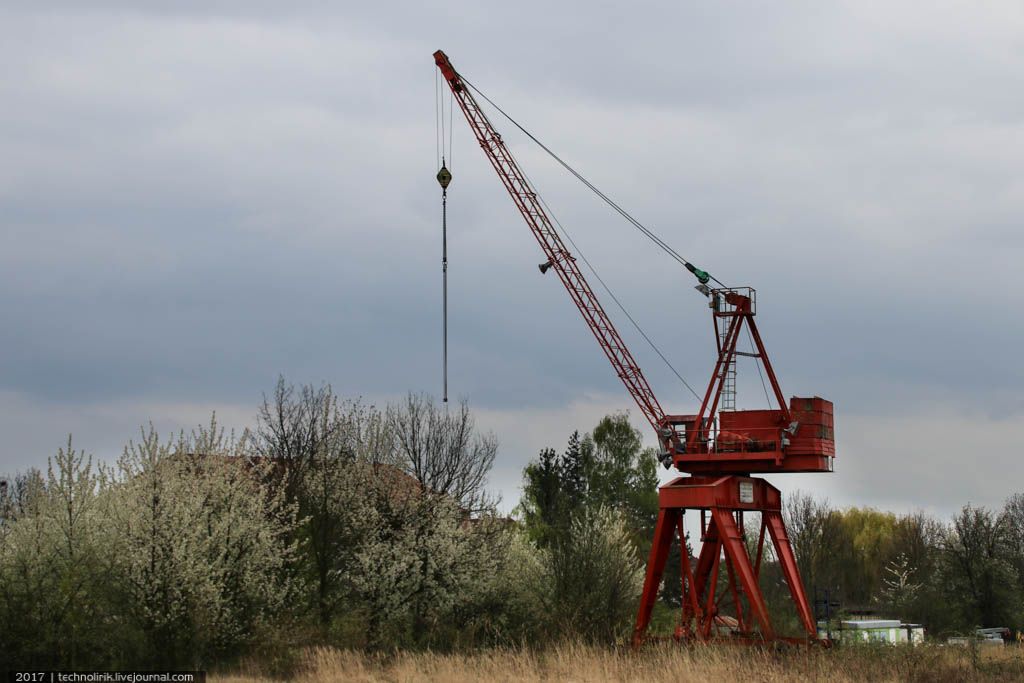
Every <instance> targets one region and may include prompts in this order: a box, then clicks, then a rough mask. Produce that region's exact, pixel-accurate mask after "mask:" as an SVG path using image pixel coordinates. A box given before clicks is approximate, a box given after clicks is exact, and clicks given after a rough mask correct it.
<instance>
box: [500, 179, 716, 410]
mask: <svg viewBox="0 0 1024 683" xmlns="http://www.w3.org/2000/svg"><path fill="white" fill-rule="evenodd" d="M520 170H521V171H522V169H520ZM522 173H523V176H524V177H525V178H526V182H528V183H530V185H531V186H532V187H533V189H534V192H535V193H536V196H537V199H538V200H539V201H540V203H541V204H542V205H543V206H544V210H545V211H547V212H548V215H549V216H551V220H553V221H554V222H555V225H557V226H558V230H559V231H560V232H561V233H562V234H563V235H565V238H566V239H567V240H569V244H571V245H572V248H573V249H574V250H576V253H577V254H578V255H579V257H580V259H581V260H582V261H583V263H585V264H586V265H587V268H588V269H589V270H590V272H591V273H593V275H594V277H595V278H597V281H598V282H600V283H601V287H603V288H604V291H605V292H607V293H608V296H610V297H611V299H612V301H614V302H615V305H616V306H618V307H619V310H620V311H622V314H623V315H624V316H626V318H627V319H628V320H629V322H630V323H632V325H633V327H634V328H636V331H637V332H639V333H640V336H641V337H643V338H644V341H646V342H647V344H648V345H649V346H650V347H651V348H652V349H653V350H654V352H655V353H656V354H658V357H659V358H661V360H662V361H663V362H664V363H665V365H666V366H667V367H668V369H669V370H671V371H672V374H673V375H675V376H676V377H677V378H678V379H679V381H680V382H682V383H683V386H685V387H686V388H687V389H689V390H690V393H691V394H693V397H694V398H696V399H697V400H698V401H699V400H700V396H699V395H698V394H697V392H696V391H694V390H693V387H691V386H690V383H689V382H687V381H686V380H685V379H683V376H682V375H680V374H679V371H678V370H676V368H675V366H674V365H672V363H671V362H669V359H668V358H666V357H665V354H664V353H662V352H661V349H659V348H658V346H657V344H655V343H654V342H653V341H652V340H651V338H650V337H648V336H647V333H646V332H644V330H643V328H642V327H640V323H638V322H637V321H636V319H634V318H633V316H632V315H630V314H629V311H627V310H626V307H625V306H624V305H623V304H622V302H621V301H619V297H617V296H615V293H614V292H613V291H612V289H611V287H609V286H608V284H607V283H606V282H605V281H604V278H602V277H601V275H600V274H599V273H598V272H597V268H595V267H594V264H592V263H591V262H590V261H589V260H588V259H587V257H586V256H585V255H584V254H583V250H582V249H580V247H579V245H578V244H576V241H575V240H574V239H573V238H572V235H570V234H569V231H568V230H566V229H565V226H564V225H562V223H561V222H560V221H559V220H558V217H557V216H555V213H554V212H553V211H552V210H551V207H550V206H548V203H547V202H546V201H544V198H543V197H542V196H541V195H540V193H539V192H536V189H537V186H536V185H534V183H533V179H532V178H530V176H528V175H527V174H526V171H522Z"/></svg>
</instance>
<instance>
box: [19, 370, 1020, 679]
mask: <svg viewBox="0 0 1024 683" xmlns="http://www.w3.org/2000/svg"><path fill="white" fill-rule="evenodd" d="M497 451H498V444H497V441H496V439H495V437H494V436H493V435H492V434H488V433H484V432H482V431H481V430H479V429H478V428H477V427H476V425H475V423H474V419H473V416H472V414H471V412H470V410H469V408H468V406H467V405H466V404H461V405H458V406H453V407H451V408H449V407H447V406H439V405H437V404H436V403H434V402H433V400H432V399H430V398H429V397H427V396H423V395H415V394H410V395H408V396H406V397H405V398H404V399H402V400H400V401H398V402H396V403H394V404H392V405H388V406H384V407H376V406H373V405H368V404H366V403H364V402H362V401H360V400H355V399H345V398H342V397H339V396H338V395H337V394H335V392H334V391H333V390H332V389H331V387H329V386H321V387H315V386H311V385H306V386H293V385H290V384H288V383H287V382H286V381H285V380H284V379H281V380H280V381H279V382H278V383H277V385H276V386H275V387H274V389H273V391H272V392H270V394H269V395H268V396H265V397H264V399H263V401H262V403H261V405H260V406H259V408H258V411H257V418H256V421H255V425H254V427H253V429H252V430H247V431H245V432H243V433H241V434H237V435H236V434H230V433H225V431H224V430H223V429H222V428H221V427H220V426H219V425H218V424H217V421H216V418H215V416H214V417H213V418H212V419H211V420H210V422H209V423H208V424H206V425H203V426H200V427H197V428H196V429H194V430H192V431H191V432H189V433H180V434H176V435H173V436H170V437H167V436H163V437H162V436H161V435H159V434H158V433H157V432H156V431H155V430H154V429H153V428H152V427H148V428H146V429H143V430H142V431H141V433H140V436H139V438H138V439H136V440H133V441H130V442H129V443H128V444H127V445H126V446H125V448H124V450H123V453H122V454H121V456H120V457H119V458H118V459H117V460H116V461H112V462H108V461H104V462H98V461H94V460H93V459H92V458H91V457H90V456H88V455H87V454H85V453H84V452H83V451H82V450H80V449H78V448H76V447H75V446H74V445H73V443H72V441H71V439H70V438H69V440H68V443H67V445H66V446H65V447H63V448H61V449H59V450H58V452H57V453H56V455H54V456H53V457H52V458H50V459H49V461H48V466H47V468H46V469H45V470H29V471H28V472H24V473H22V474H19V475H18V476H16V477H15V478H14V479H13V480H11V481H10V482H8V483H7V485H6V486H5V487H3V488H0V666H3V667H6V668H26V667H35V668H58V669H61V668H62V669H72V668H96V669H103V668H106V669H117V668H140V667H142V668H146V667H148V668H202V669H206V668H210V667H214V666H218V665H224V666H227V665H231V664H233V663H237V662H238V661H240V660H241V659H243V658H246V657H256V658H258V659H259V660H260V662H261V663H262V665H263V666H265V667H269V668H270V669H271V670H274V669H279V670H281V671H282V672H284V671H287V670H288V669H289V668H290V667H291V666H292V665H293V664H294V657H295V656H296V653H297V652H298V651H299V650H300V649H301V648H302V647H306V646H310V645H334V646H338V647H349V648H359V649H367V650H371V651H372V650H376V651H380V650H385V651H386V650H393V649H395V648H407V649H428V648H429V649H434V650H451V649H468V648H479V647H487V646H494V645H524V644H525V645H531V644H533V645H544V644H547V643H551V642H554V641H558V640H562V639H566V638H570V639H579V640H586V641H591V642H601V643H614V642H623V641H624V640H625V639H626V638H627V637H628V635H629V631H630V626H631V623H632V619H633V617H634V615H635V609H636V605H637V600H638V598H639V593H640V589H641V586H642V580H643V568H644V561H645V559H646V554H647V552H648V550H649V547H650V542H651V538H652V536H653V529H654V523H655V520H656V518H657V512H658V499H657V483H658V479H657V470H656V467H657V464H656V462H657V461H656V458H655V457H654V453H653V451H651V450H650V449H645V448H644V447H643V445H642V440H641V434H640V432H639V431H638V430H636V429H635V428H634V427H633V426H632V425H631V424H630V422H629V420H628V418H627V416H626V415H625V414H617V415H610V416H607V417H605V418H603V419H602V420H601V421H600V422H599V423H598V425H596V426H595V428H594V429H593V430H592V431H591V432H588V433H584V434H580V433H579V432H575V433H573V434H572V435H571V436H570V438H569V439H568V443H567V444H566V447H565V449H564V450H562V451H561V452H559V451H556V450H554V449H545V450H543V451H542V452H541V453H540V454H539V455H538V457H537V458H536V459H534V460H533V461H532V462H530V463H529V465H528V466H527V467H526V468H525V470H524V472H523V481H522V497H521V499H520V501H519V503H518V505H517V506H516V508H515V511H514V514H513V516H512V517H511V518H507V517H504V516H502V515H501V514H500V513H499V511H498V502H499V501H497V500H496V499H495V498H494V497H493V496H491V495H490V494H489V493H488V492H487V489H486V486H487V480H488V476H489V474H490V472H491V469H492V466H493V463H494V460H495V457H496V455H497ZM785 512H786V517H787V520H788V523H789V528H790V535H791V538H792V541H793V544H794V549H795V552H796V555H797V559H798V562H799V564H800V569H801V572H802V576H803V578H804V581H805V582H806V583H807V587H808V591H809V592H813V591H814V589H815V588H817V589H819V590H822V589H824V588H830V589H832V590H833V591H834V592H836V593H838V594H841V595H842V599H843V601H844V604H848V605H861V606H874V607H875V608H877V609H879V610H889V611H891V612H894V613H897V615H898V616H900V617H902V618H904V619H912V620H916V621H921V622H924V623H925V624H926V625H927V626H928V627H929V628H930V629H931V630H932V631H933V632H936V633H945V632H954V631H965V630H968V629H971V628H974V627H975V626H988V625H1000V626H1002V625H1005V626H1011V627H1017V628H1020V627H1024V624H1022V621H1024V620H1022V615H1021V604H1022V599H1021V596H1022V595H1024V497H1022V496H1016V497H1014V498H1013V499H1011V500H1010V501H1009V502H1008V503H1007V505H1006V507H1005V509H1004V510H1002V511H999V512H995V511H989V510H986V509H983V508H975V507H970V506H968V507H965V508H964V509H963V511H962V512H961V514H959V515H958V516H957V517H956V518H954V519H953V520H952V521H950V522H948V523H944V522H940V521H938V520H935V519H932V518H930V517H928V516H926V515H924V514H923V513H918V514H914V515H904V516H896V515H892V514H890V513H884V512H879V511H876V510H870V509H847V510H837V509H833V508H832V507H830V506H829V505H828V504H827V503H825V502H821V501H817V500H815V499H814V498H812V497H810V496H808V495H803V494H800V495H795V496H790V497H789V499H788V502H787V503H786V510H785ZM683 540H684V545H683V546H682V547H683V548H685V549H686V552H692V551H691V549H690V548H691V546H690V540H691V539H683ZM679 552H680V551H679V546H677V548H676V550H675V553H676V555H675V557H674V558H670V560H669V562H668V564H667V571H666V577H665V584H664V586H663V590H662V595H661V601H660V602H659V607H658V610H657V612H656V614H655V619H654V621H653V622H652V630H654V631H657V630H658V629H659V628H660V629H661V630H663V631H665V632H671V630H672V627H673V625H674V619H675V608H677V607H678V606H679V597H680V596H679V592H680V591H679V575H678V568H679V564H680V563H679V556H678V553H679ZM762 584H763V586H764V589H765V593H766V597H767V599H768V600H769V602H770V603H772V604H773V607H774V610H773V613H774V614H779V615H785V614H789V613H790V612H791V611H792V608H791V606H790V605H789V604H788V602H787V598H786V597H785V593H784V590H785V589H784V585H783V582H782V579H781V574H780V572H779V571H778V567H777V565H775V563H774V562H772V561H771V558H768V561H767V562H766V563H765V565H764V567H763V569H762ZM782 619H783V620H784V619H785V617H784V616H783V617H782ZM780 626H782V630H785V627H786V624H785V623H782V624H780ZM792 626H793V627H794V628H795V627H796V624H795V620H794V623H793V624H792Z"/></svg>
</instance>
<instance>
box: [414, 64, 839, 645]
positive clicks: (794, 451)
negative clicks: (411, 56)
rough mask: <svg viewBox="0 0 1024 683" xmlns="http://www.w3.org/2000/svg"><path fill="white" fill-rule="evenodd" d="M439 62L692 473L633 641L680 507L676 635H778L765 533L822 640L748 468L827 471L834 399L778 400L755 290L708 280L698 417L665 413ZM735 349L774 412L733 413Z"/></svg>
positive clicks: (675, 495)
mask: <svg viewBox="0 0 1024 683" xmlns="http://www.w3.org/2000/svg"><path fill="white" fill-rule="evenodd" d="M434 61H435V63H436V64H437V66H438V68H439V69H440V71H441V74H442V75H443V76H444V78H445V81H446V82H447V83H448V86H449V87H450V88H451V91H452V94H453V97H454V99H455V100H456V101H457V102H458V103H459V107H460V109H461V110H462V112H463V114H464V115H465V116H466V120H467V122H468V123H469V126H470V128H471V129H472V130H473V133H474V135H475V137H476V140H477V142H478V143H479V144H480V147H481V149H483V151H484V154H485V155H486V156H487V159H488V160H489V161H490V162H491V165H492V166H493V167H494V170H495V171H496V172H497V174H498V177H499V178H500V179H501V181H502V183H503V184H504V185H505V189H506V190H508V193H509V195H510V196H511V198H512V200H513V202H514V203H515V205H516V208H518V209H519V212H520V213H521V214H522V216H523V219H524V220H525V221H526V223H527V225H528V226H529V227H530V230H531V231H532V232H533V235H534V237H535V238H536V239H537V242H538V244H539V245H540V247H541V249H542V251H543V252H544V255H545V257H546V258H547V262H546V263H545V264H544V265H543V266H542V268H541V270H542V272H543V271H546V270H554V271H555V273H557V275H558V277H559V279H560V280H561V282H562V284H563V285H564V287H565V289H566V291H567V292H568V293H569V296H570V297H571V298H572V300H573V302H574V303H575V304H576V306H577V308H579V311H580V314H581V315H582V316H583V319H584V321H585V322H586V323H587V325H588V326H589V328H590V330H591V332H592V333H593V335H594V337H595V338H596V339H597V341H598V343H599V344H600V346H601V349H602V350H603V351H604V353H605V355H606V356H607V358H608V360H609V362H611V364H612V367H613V368H614V369H615V372H616V374H617V375H618V376H619V378H620V379H621V380H622V382H623V384H625V386H626V389H627V390H628V391H629V393H630V395H631V396H632V397H633V399H634V400H635V401H636V404H637V406H638V407H639V408H640V411H641V412H642V413H643V415H644V417H645V418H647V420H648V422H650V423H651V426H652V427H653V428H654V430H655V432H656V433H657V436H658V442H659V443H660V445H661V456H660V457H661V461H662V463H663V464H664V465H665V466H666V467H668V466H675V467H676V469H678V470H679V471H680V472H683V473H685V474H689V475H690V476H684V477H679V478H677V479H675V480H674V481H672V482H670V483H669V484H666V485H665V486H662V487H661V488H660V489H659V492H658V497H659V514H658V521H657V525H656V527H655V533H654V543H653V545H652V547H651V552H650V557H649V559H648V562H647V574H646V578H645V581H644V589H643V595H642V597H641V601H640V609H639V611H638V613H637V619H636V626H635V629H634V633H633V644H634V646H639V645H640V644H641V643H642V642H643V640H644V638H645V634H646V630H647V626H648V624H649V623H650V618H651V612H652V610H653V608H654V604H655V602H656V601H657V598H658V594H659V592H660V589H661V584H662V577H663V575H664V570H665V563H666V561H667V558H668V555H669V550H670V548H671V545H672V543H673V542H675V540H676V539H679V540H681V539H684V538H685V534H684V530H683V516H684V514H685V513H686V511H687V510H694V511H699V512H700V516H701V539H700V540H701V549H700V553H699V555H698V557H697V558H695V560H694V561H691V558H690V557H689V555H688V553H687V552H685V549H684V552H682V553H680V555H681V565H682V566H681V567H680V569H681V574H682V595H683V604H682V609H681V614H680V619H679V625H678V627H677V628H676V631H675V636H676V638H678V639H681V640H708V639H710V638H714V637H716V636H720V635H722V631H723V630H725V631H727V632H728V634H729V635H730V636H731V637H733V638H738V639H742V640H745V641H772V640H779V639H780V637H779V636H778V634H777V633H776V631H775V628H774V626H773V624H772V621H771V618H770V616H769V614H768V610H767V606H766V604H765V601H764V596H763V594H762V591H761V588H760V585H759V578H760V573H761V566H762V564H763V559H764V547H765V541H766V540H769V541H770V542H771V543H772V547H773V549H774V553H775V557H776V558H777V559H778V562H779V564H780V567H781V569H782V574H783V577H784V579H785V581H786V583H787V585H788V587H789V590H790V594H791V596H792V599H793V603H794V605H795V607H796V612H797V616H798V618H799V621H800V623H801V625H802V627H803V629H804V631H805V635H804V637H803V638H799V639H796V640H799V641H801V642H817V640H818V639H817V630H816V628H815V624H814V619H813V616H812V614H811V609H810V605H809V604H808V601H807V594H806V592H805V590H804V587H803V584H802V583H801V580H800V572H799V570H798V569H797V565H796V560H795V558H794V556H793V550H792V548H791V546H790V543H789V538H788V536H787V535H786V527H785V524H784V522H783V518H782V513H781V505H782V501H781V496H780V494H779V491H778V489H776V488H775V487H773V486H772V485H771V484H769V483H768V482H767V481H765V480H764V479H760V478H757V477H752V476H750V475H752V474H774V473H782V472H831V471H832V460H833V458H834V457H835V441H834V435H833V419H832V403H831V402H829V401H826V400H825V399H822V398H817V397H814V398H791V399H790V400H789V402H787V401H786V400H785V398H784V396H783V393H782V390H781V389H780V387H779V382H778V379H777V378H776V376H775V372H774V370H773V369H772V366H771V362H770V361H769V359H768V354H767V352H766V351H765V348H764V343H763V342H762V340H761V335H760V333H759V332H758V329H757V325H756V324H755V322H754V316H755V314H756V293H755V292H754V290H753V289H750V288H724V287H723V288H721V289H711V288H709V287H707V286H706V284H705V282H706V279H707V276H706V275H705V277H704V279H702V280H701V285H700V286H698V288H697V289H698V290H700V291H701V293H702V294H704V295H705V296H706V297H707V298H708V302H709V306H710V308H711V310H712V318H713V322H714V326H715V333H716V335H715V336H716V339H717V345H718V359H717V361H716V363H715V368H714V370H713V371H712V374H711V380H710V382H709V383H708V388H707V391H706V392H705V394H704V398H703V401H702V402H701V406H700V410H699V411H698V412H697V413H696V414H695V415H668V414H666V413H665V412H664V411H663V410H662V408H661V405H660V403H659V402H658V399H657V398H656V397H655V395H654V392H653V391H652V390H651V387H650V385H649V384H648V382H647V379H646V378H645V377H644V374H643V372H642V371H641V370H640V367H639V366H638V365H637V363H636V361H635V360H634V358H633V356H632V354H631V353H630V351H629V349H628V348H627V347H626V344H625V342H624V341H623V340H622V338H621V337H620V336H619V333H618V331H617V330H616V329H615V326H614V325H613V324H612V321H611V319H610V318H609V317H608V315H607V314H606V312H605V310H604V308H603V307H602V306H601V302H600V301H599V300H598V299H597V296H596V295H595V294H594V291H593V290H592V289H591V288H590V285H589V284H588V283H587V280H586V278H585V277H584V276H583V273H582V272H581V270H580V268H579V266H578V265H577V264H576V259H575V257H573V256H572V254H571V253H570V251H569V250H568V249H567V248H566V246H565V244H564V243H563V241H562V238H561V236H560V235H559V234H558V232H557V231H556V230H555V228H554V225H553V223H552V221H551V219H550V217H549V216H548V213H547V211H546V210H545V208H544V206H543V205H542V203H541V202H540V201H539V199H538V196H537V192H536V190H535V189H534V188H533V187H532V186H531V185H530V183H529V181H528V180H527V179H526V176H525V175H524V174H523V172H522V171H521V170H520V168H519V165H518V163H517V162H516V160H515V159H514V158H513V157H512V155H511V153H510V152H509V151H508V148H507V147H506V145H505V142H504V141H503V140H502V138H501V135H499V134H498V132H497V131H496V130H495V129H494V126H493V125H492V124H491V122H490V120H489V119H488V118H487V115H486V114H485V113H484V111H483V110H482V109H481V108H480V106H479V104H478V103H477V101H476V99H475V98H474V97H473V95H472V93H471V92H470V87H471V86H469V84H468V82H466V81H465V80H464V79H463V78H462V76H460V75H459V73H458V72H457V71H456V70H455V68H454V67H453V66H452V65H451V62H450V61H449V60H448V57H447V56H446V55H445V54H444V52H441V51H440V50H438V51H437V52H435V53H434ZM687 267H688V268H690V269H691V270H692V267H691V266H687ZM744 326H746V329H747V331H748V333H749V336H750V339H751V343H752V345H753V347H754V350H753V351H752V352H741V351H737V348H736V347H737V342H738V341H739V338H740V333H741V332H742V331H743V328H744ZM737 356H752V357H754V358H756V359H757V360H758V361H760V363H761V364H762V365H763V367H764V370H765V374H766V375H767V377H768V381H769V382H770V384H771V388H772V393H773V394H774V399H775V401H776V403H777V404H778V408H773V409H770V410H735V367H736V365H735V364H736V358H737ZM751 513H759V517H760V524H759V527H760V530H759V532H758V542H757V545H756V546H755V550H754V557H753V558H751V556H750V553H749V552H748V550H747V543H746V528H745V523H744V516H745V515H749V514H751ZM766 537H767V538H766ZM723 564H724V566H725V573H724V576H723V574H722V572H721V567H722V565H723ZM725 596H730V599H729V600H728V602H725V601H724V600H723V598H724V597H725ZM728 611H731V612H732V614H731V615H729V614H727V612H728ZM723 625H724V628H723ZM788 640H792V639H788Z"/></svg>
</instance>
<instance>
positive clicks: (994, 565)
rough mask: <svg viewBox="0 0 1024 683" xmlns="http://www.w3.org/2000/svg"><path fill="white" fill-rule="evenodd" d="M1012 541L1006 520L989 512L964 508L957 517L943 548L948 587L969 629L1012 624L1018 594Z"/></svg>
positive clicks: (984, 509)
mask: <svg viewBox="0 0 1024 683" xmlns="http://www.w3.org/2000/svg"><path fill="white" fill-rule="evenodd" d="M1009 536H1010V534H1009V527H1008V525H1007V523H1006V520H1005V519H1004V518H1003V517H1001V516H997V515H996V514H994V513H993V512H992V511H991V510H988V509H986V508H980V507H973V506H971V505H965V506H964V507H963V509H962V510H961V511H960V513H959V514H958V515H956V516H955V517H954V518H953V523H952V525H951V526H950V528H949V530H948V532H947V533H946V537H945V539H944V542H943V546H942V549H943V556H944V560H945V561H944V563H943V564H944V567H943V569H944V571H943V574H944V579H945V581H944V585H945V588H946V591H947V599H948V600H950V601H951V603H952V604H953V605H955V606H956V607H957V609H958V612H959V615H958V616H959V619H960V621H959V623H960V626H961V628H962V629H964V630H966V629H970V628H972V627H975V626H986V627H988V626H1006V625H1007V624H1008V623H1013V620H1014V617H1015V616H1016V614H1017V611H1018V606H1019V602H1018V600H1019V595H1018V593H1017V591H1016V590H1015V588H1016V583H1017V577H1016V576H1015V573H1014V571H1013V564H1012V562H1011V558H1010V556H1009V553H1008V552H1007V549H1008V548H1009V547H1010V538H1009Z"/></svg>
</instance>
